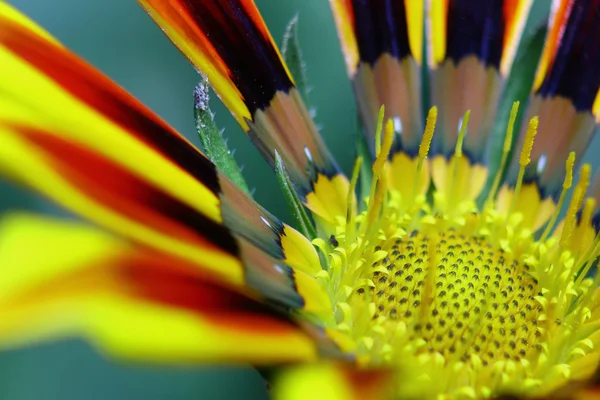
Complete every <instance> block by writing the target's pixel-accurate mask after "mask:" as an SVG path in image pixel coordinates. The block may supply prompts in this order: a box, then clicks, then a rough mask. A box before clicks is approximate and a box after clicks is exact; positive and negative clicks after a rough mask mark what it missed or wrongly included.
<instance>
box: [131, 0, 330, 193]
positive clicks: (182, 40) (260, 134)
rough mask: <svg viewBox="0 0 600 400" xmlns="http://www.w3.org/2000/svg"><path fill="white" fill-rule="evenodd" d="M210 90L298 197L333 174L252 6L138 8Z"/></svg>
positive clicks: (151, 4) (144, 1)
mask: <svg viewBox="0 0 600 400" xmlns="http://www.w3.org/2000/svg"><path fill="white" fill-rule="evenodd" d="M138 2H139V3H140V4H141V5H142V7H144V8H145V9H146V10H147V11H148V14H149V15H150V16H151V17H152V18H153V19H154V20H155V22H156V23H157V24H158V25H159V26H160V27H161V28H162V29H163V31H164V32H165V33H166V35H167V36H168V37H169V38H170V39H171V40H172V41H173V42H174V43H175V45H177V46H178V47H179V49H180V50H181V51H182V53H183V54H184V55H185V56H186V57H187V58H188V59H189V60H190V61H191V63H192V64H194V66H195V67H196V68H197V69H198V70H200V71H202V72H203V73H205V74H207V76H208V79H209V82H210V83H211V85H212V87H213V88H214V90H215V91H216V92H217V94H218V95H219V97H220V98H221V100H222V101H223V102H224V103H225V105H226V106H227V107H228V108H229V110H230V111H231V112H232V114H233V115H234V117H235V118H236V119H237V121H238V123H239V124H240V125H241V127H242V128H243V129H244V131H246V132H248V134H249V135H250V137H251V138H252V139H253V141H254V142H255V144H256V146H257V147H258V149H259V150H260V151H261V152H262V154H263V156H264V157H265V159H266V160H267V161H268V162H269V163H270V164H271V165H272V166H274V160H275V151H277V152H279V155H280V156H281V157H282V159H283V161H284V164H285V166H286V168H287V170H288V173H289V175H290V178H291V179H292V181H293V182H294V183H296V185H298V189H299V190H300V192H301V194H306V193H307V192H309V191H310V184H311V181H312V180H314V179H316V174H317V171H320V172H325V173H327V174H330V175H334V174H337V173H338V167H337V165H336V164H335V162H334V160H333V159H332V157H331V155H330V154H329V152H328V150H327V149H326V147H325V145H324V143H323V140H322V138H321V137H320V135H319V132H318V131H317V129H316V127H315V125H314V123H313V122H312V120H311V118H310V115H309V113H308V111H307V109H306V107H305V105H304V103H303V102H302V99H301V97H300V95H299V93H298V91H297V89H296V88H295V86H294V82H293V79H292V77H291V76H290V74H289V71H288V69H287V67H286V66H285V64H284V62H283V60H282V58H281V55H280V54H279V51H278V50H277V46H276V45H275V43H274V42H273V39H272V37H271V35H270V34H269V32H268V30H267V28H266V26H265V23H264V21H263V19H262V17H261V16H260V13H259V12H258V9H257V8H256V6H255V4H254V1H253V0H241V1H231V0H227V1H217V0H196V1H182V0H138Z"/></svg>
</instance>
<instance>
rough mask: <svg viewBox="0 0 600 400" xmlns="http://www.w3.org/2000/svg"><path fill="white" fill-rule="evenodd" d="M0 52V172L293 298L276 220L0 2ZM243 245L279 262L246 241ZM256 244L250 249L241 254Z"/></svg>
mask: <svg viewBox="0 0 600 400" xmlns="http://www.w3.org/2000/svg"><path fill="white" fill-rule="evenodd" d="M0 61H1V64H2V70H1V72H0V74H2V79H1V80H0V138H1V139H2V146H0V173H2V174H3V175H5V176H8V177H10V178H12V179H15V180H17V181H20V182H21V183H23V184H25V185H27V186H28V187H30V188H32V189H34V190H36V191H38V192H41V193H42V194H44V195H45V196H47V197H49V198H51V199H52V200H54V201H56V202H58V203H59V204H60V205H62V206H64V207H65V208H68V209H70V210H72V211H74V212H76V213H78V214H80V215H82V216H84V217H86V218H89V219H91V220H92V221H94V222H95V223H97V224H98V225H100V226H102V227H104V228H106V229H109V230H111V231H113V232H115V233H118V234H119V235H122V236H124V237H126V238H128V239H131V240H134V241H135V242H138V243H142V244H144V245H147V246H150V247H153V248H156V249H160V250H162V251H165V252H170V253H174V254H176V255H178V256H180V257H183V258H185V259H187V260H189V261H191V262H195V263H196V264H197V265H198V267H199V268H201V269H203V270H206V271H208V272H210V273H211V274H213V275H214V276H215V277H219V278H220V279H224V280H227V281H229V282H231V283H236V284H245V283H249V281H252V282H255V284H256V286H255V287H260V288H261V289H265V294H266V295H271V296H273V297H274V299H275V300H278V301H281V302H283V303H284V304H286V306H290V307H302V304H303V302H304V301H303V300H302V298H301V297H300V296H299V295H298V294H297V293H296V292H295V286H294V285H295V283H294V278H293V276H290V275H293V274H291V272H290V271H289V267H287V266H284V265H283V264H281V262H279V260H281V259H285V260H286V261H289V262H291V263H293V264H294V263H295V262H294V260H293V259H294V257H290V256H289V255H286V254H283V253H284V252H283V250H282V248H281V244H280V237H281V236H282V235H283V232H284V230H285V225H284V224H283V223H281V222H280V221H279V220H277V219H276V218H275V217H273V216H272V215H270V214H269V213H268V212H266V211H265V210H263V209H262V208H260V207H259V206H258V205H257V204H256V203H255V202H254V201H253V200H252V199H251V198H249V197H248V196H246V195H245V194H243V193H242V192H241V191H240V190H239V189H238V188H236V187H235V186H234V185H233V184H232V183H231V181H229V180H228V179H227V178H225V177H224V176H223V174H221V173H220V172H219V171H217V170H216V169H215V166H214V165H213V164H212V163H211V162H210V161H208V160H207V159H206V158H205V157H204V156H203V155H202V154H201V153H200V152H199V151H198V150H197V149H196V148H194V147H193V146H192V145H191V144H190V143H189V142H187V141H186V140H185V139H184V138H183V137H182V136H181V135H179V134H178V133H177V132H175V131H174V130H173V129H172V128H171V127H169V126H168V125H167V124H166V123H164V122H163V121H162V120H160V119H159V118H158V117H157V116H155V115H154V114H152V112H150V111H149V110H148V109H147V108H145V107H144V106H142V105H141V104H140V103H139V102H137V101H136V100H135V99H134V98H132V97H131V96H130V95H128V94H127V93H126V92H125V91H123V90H122V89H121V88H119V87H118V86H116V85H115V84H114V83H113V82H111V81H110V80H109V79H108V78H106V77H105V76H103V75H102V74H100V73H99V72H97V71H96V70H95V69H93V68H92V67H90V66H89V65H87V64H86V63H85V62H83V61H82V60H81V59H79V58H77V57H76V56H74V55H73V54H71V53H69V52H68V51H67V50H65V49H64V48H63V47H62V46H61V45H60V44H58V43H57V42H56V41H55V40H53V39H51V38H50V36H49V35H48V34H46V33H44V32H43V30H42V29H41V28H39V27H37V26H36V25H35V24H34V23H32V22H31V21H29V20H27V19H26V18H25V17H24V16H22V15H21V14H19V13H18V12H17V11H15V10H14V9H12V8H11V7H10V6H8V5H7V4H6V3H4V2H0ZM290 229H291V228H290ZM232 232H233V233H232ZM296 241H298V240H296ZM253 246H258V247H259V248H260V249H261V250H262V251H264V252H267V253H268V254H270V255H271V256H273V257H275V258H276V259H279V260H273V259H270V258H269V257H268V256H267V255H266V254H263V253H262V252H261V251H259V250H258V249H253V250H247V249H249V248H253ZM257 252H258V253H259V254H261V257H262V258H261V257H250V256H245V254H254V253H257ZM263 259H268V263H267V262H265V261H264V260H263ZM257 260H261V262H260V263H256V264H255V262H256V261H257ZM279 264H281V265H279ZM266 288H271V289H272V291H271V292H268V291H266ZM309 303H311V302H310V301H309Z"/></svg>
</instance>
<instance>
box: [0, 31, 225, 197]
mask: <svg viewBox="0 0 600 400" xmlns="http://www.w3.org/2000/svg"><path fill="white" fill-rule="evenodd" d="M0 42H1V43H3V44H4V45H5V46H7V47H8V48H9V49H10V50H11V51H13V52H14V53H16V54H17V55H19V56H20V57H22V58H23V59H24V60H26V61H27V62H29V63H30V64H31V65H33V66H35V67H36V68H38V69H39V70H40V71H43V73H44V74H46V75H47V76H48V77H49V78H51V79H52V80H54V81H55V82H56V83H57V84H59V85H60V86H62V87H63V88H64V89H65V90H66V91H68V92H70V93H71V94H73V95H74V96H76V97H77V98H79V99H80V100H81V101H83V102H85V103H86V104H88V105H89V106H90V107H92V108H94V109H96V110H98V112H100V113H101V114H104V115H105V116H107V117H108V118H109V119H111V120H113V121H114V122H116V123H117V124H118V125H120V126H122V127H123V128H124V129H125V130H127V131H128V132H130V133H131V134H132V135H133V136H135V137H136V138H138V139H139V140H141V141H142V142H144V143H145V144H147V145H148V146H150V147H152V148H154V149H155V150H156V151H158V152H160V153H161V154H162V155H163V156H165V157H167V158H168V159H169V160H171V161H172V162H173V163H174V164H176V165H178V166H179V167H181V168H182V169H184V170H186V171H188V173H190V174H191V175H192V176H194V177H195V178H196V179H198V180H199V181H200V182H202V183H203V184H204V185H205V186H207V187H208V188H209V189H210V190H212V191H213V192H214V193H218V192H219V183H218V178H217V173H216V169H215V167H214V165H213V164H212V163H211V162H210V161H209V160H208V159H207V158H206V157H204V156H203V155H202V154H201V153H200V152H199V151H198V150H197V149H196V148H194V147H193V146H192V145H190V144H189V143H187V142H186V141H185V140H183V139H182V138H181V137H180V136H179V135H178V134H177V133H176V132H175V131H174V130H173V129H172V128H171V127H169V126H168V125H167V124H166V123H165V122H163V121H162V120H160V118H158V117H157V116H156V115H154V114H152V113H151V112H150V111H149V110H147V109H146V108H145V107H144V106H142V105H141V104H140V103H139V102H138V101H137V100H135V99H134V98H133V97H132V96H130V95H129V94H127V93H126V92H125V91H124V90H122V89H121V88H120V87H118V86H117V85H116V84H115V83H113V82H112V81H110V80H109V79H108V78H106V77H105V76H104V75H102V74H101V73H99V72H98V71H96V70H95V69H93V68H92V67H90V66H89V65H88V64H87V63H85V62H84V61H82V60H81V59H79V58H78V57H77V56H75V55H73V54H71V53H69V52H68V51H66V50H63V49H61V48H59V47H56V46H54V45H53V44H51V43H48V42H46V41H44V40H43V39H40V38H38V37H37V36H35V35H33V34H31V33H30V32H28V31H26V30H24V29H23V28H21V27H19V26H16V25H15V26H14V27H11V28H10V30H9V29H5V30H0ZM31 96H35V93H31ZM48 107H52V105H51V104H49V105H48Z"/></svg>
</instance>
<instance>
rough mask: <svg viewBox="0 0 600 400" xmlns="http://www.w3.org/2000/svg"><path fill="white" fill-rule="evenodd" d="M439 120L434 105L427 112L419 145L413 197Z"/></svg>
mask: <svg viewBox="0 0 600 400" xmlns="http://www.w3.org/2000/svg"><path fill="white" fill-rule="evenodd" d="M436 121H437V107H436V106H433V107H431V108H430V109H429V112H428V113H427V120H426V122H425V131H424V132H423V139H421V144H420V145H419V161H418V163H417V173H416V174H415V184H414V188H413V198H414V197H416V195H417V189H418V187H419V181H420V179H419V178H420V177H421V170H422V169H423V162H424V161H425V159H426V158H427V155H428V154H429V149H430V147H431V139H433V131H434V130H435V123H436Z"/></svg>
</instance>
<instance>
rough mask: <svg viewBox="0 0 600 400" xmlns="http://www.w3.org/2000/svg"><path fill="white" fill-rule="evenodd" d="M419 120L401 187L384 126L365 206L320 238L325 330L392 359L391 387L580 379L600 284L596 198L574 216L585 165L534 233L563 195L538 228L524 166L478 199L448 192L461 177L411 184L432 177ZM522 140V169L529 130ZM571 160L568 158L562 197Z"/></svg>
mask: <svg viewBox="0 0 600 400" xmlns="http://www.w3.org/2000/svg"><path fill="white" fill-rule="evenodd" d="M430 116H431V113H430ZM432 119H433V120H435V115H433V118H432ZM428 122H429V121H428ZM428 125H432V124H428ZM530 128H531V129H530V130H532V131H533V130H535V120H534V121H533V122H532V123H531V125H530ZM427 129H431V131H432V130H433V128H432V127H431V126H428V128H426V134H425V135H424V137H425V139H424V141H425V144H424V145H422V150H423V149H425V150H424V151H421V152H420V153H419V155H418V156H417V157H418V159H415V160H414V165H415V166H416V168H415V169H414V170H413V171H406V175H407V176H408V177H407V179H406V181H407V182H410V184H409V187H408V188H405V190H401V189H398V188H395V187H392V186H391V185H389V184H388V180H389V176H388V175H386V171H387V170H391V169H393V165H391V163H392V161H390V160H388V152H389V149H390V145H391V137H392V134H393V128H392V126H391V124H388V126H387V127H386V130H385V136H384V138H383V140H381V143H380V144H379V145H378V146H377V155H378V157H377V159H376V161H375V163H374V166H373V174H374V177H373V182H372V184H371V188H370V195H369V196H368V198H367V199H366V201H365V203H366V204H365V205H366V206H365V207H363V210H362V212H360V213H357V212H356V211H353V206H352V201H349V205H348V213H347V216H346V218H345V219H344V218H339V219H338V223H337V224H336V225H335V226H332V227H330V228H329V230H330V231H331V232H332V234H331V237H330V238H329V243H328V244H327V243H325V241H322V240H317V242H316V244H317V245H319V247H321V249H323V250H324V251H325V253H327V257H326V261H325V264H326V265H324V267H325V270H326V271H327V272H326V273H325V272H324V273H323V274H322V276H318V277H317V278H318V279H319V280H320V282H321V283H322V285H323V287H324V288H325V290H326V291H327V293H328V294H329V297H330V300H331V303H332V305H333V307H334V313H335V316H334V321H333V322H331V323H330V324H329V326H328V328H329V329H328V332H330V333H331V334H332V336H333V337H336V338H337V339H338V343H339V344H340V346H341V347H342V348H343V349H344V350H346V351H348V352H349V353H352V354H354V355H355V356H356V359H357V363H359V365H361V366H364V367H389V366H393V367H395V368H397V369H398V371H399V372H398V395H399V396H400V397H403V396H409V397H410V396H414V397H418V398H435V397H438V398H439V397H441V398H477V397H491V396H494V395H497V394H501V393H504V392H506V391H510V392H517V393H521V394H526V395H540V394H544V393H547V392H548V391H550V390H553V389H556V388H557V387H560V386H562V385H564V384H566V383H567V382H568V381H569V380H573V379H583V378H585V377H587V376H589V375H590V374H591V373H592V372H593V370H594V368H595V366H596V365H597V363H598V359H599V353H597V352H596V350H595V347H596V341H597V340H599V338H598V335H599V332H600V331H599V328H600V310H597V307H598V305H599V300H600V296H599V295H598V292H597V290H596V289H595V288H596V287H597V286H598V283H600V281H599V278H598V275H595V276H588V275H589V274H588V273H589V271H590V269H591V267H592V266H593V263H594V261H595V259H596V257H597V256H598V253H599V251H598V250H599V247H600V246H599V245H598V243H600V237H598V236H596V237H594V235H595V231H594V229H593V228H592V225H591V215H592V212H591V210H593V205H594V204H593V201H587V202H586V203H585V204H586V206H585V207H584V209H583V212H582V213H581V214H579V216H578V211H579V209H580V207H581V206H582V204H583V199H584V193H585V189H586V187H587V185H588V183H589V169H587V167H586V166H584V168H583V171H582V174H581V177H580V181H579V184H578V185H577V186H576V188H575V190H574V194H573V196H572V197H573V200H571V203H570V204H569V211H568V212H567V216H566V218H565V219H564V221H563V222H561V223H560V224H559V225H558V227H557V228H556V229H553V227H552V226H550V228H548V229H546V230H544V232H543V233H537V236H536V232H539V228H540V227H543V226H544V224H546V223H548V221H550V222H549V224H550V225H554V224H555V222H556V218H557V216H558V211H557V209H558V208H560V205H561V204H562V202H563V200H564V196H561V200H560V201H559V204H558V205H554V203H552V206H553V208H552V209H551V211H552V212H550V213H548V212H545V213H543V214H544V215H543V218H542V217H540V218H541V221H542V223H541V224H540V218H536V217H535V215H534V216H533V217H532V216H530V215H528V211H527V207H532V204H530V203H531V202H530V200H531V199H530V196H531V195H530V193H529V191H530V190H532V189H531V188H530V187H529V186H527V185H525V186H523V183H522V176H521V177H520V181H519V182H518V184H517V186H516V188H515V189H513V190H509V189H508V188H506V187H504V188H502V190H501V191H500V192H501V193H499V194H498V196H495V193H494V191H495V190H497V187H496V188H493V189H492V194H491V196H492V197H491V198H490V199H488V200H487V201H484V202H483V205H481V206H477V205H476V202H475V198H476V195H477V194H475V196H472V195H470V196H468V195H464V193H463V195H461V194H460V193H457V192H456V190H457V189H456V187H457V185H458V183H457V182H454V185H451V184H448V185H446V188H445V189H443V190H442V189H441V187H442V186H443V185H439V187H437V188H436V190H435V191H434V192H433V195H431V194H430V195H429V196H427V194H426V193H425V190H421V189H420V188H419V185H418V182H419V181H420V178H421V177H420V175H422V174H425V175H427V174H429V173H430V172H429V170H428V168H427V163H426V160H425V158H426V156H427V151H428V147H429V144H428V143H427V140H431V136H429V138H427ZM463 134H464V132H463ZM527 136H528V138H529V139H528V140H529V142H528V141H527V140H526V141H525V142H526V145H525V146H524V150H523V153H522V154H521V166H522V167H524V166H525V165H527V163H528V162H529V155H528V152H529V151H531V144H532V143H533V138H534V136H535V132H529V133H528V135H527ZM459 142H461V140H460V139H459ZM460 157H461V151H460V147H459V146H457V151H456V153H455V158H454V159H453V160H452V161H448V163H447V165H446V168H449V169H450V170H451V171H453V173H454V175H453V173H450V174H449V175H450V179H456V178H457V176H456V171H458V170H459V168H458V167H455V166H457V165H459V164H458V163H459V161H460V160H459V158H460ZM573 162H574V160H573V158H572V157H570V158H569V160H568V162H567V174H566V175H567V176H566V178H565V184H564V185H563V187H564V188H565V189H564V191H563V192H564V193H566V191H567V190H568V189H569V188H570V186H571V181H572V177H571V176H572V166H573ZM359 164H360V161H358V162H357V166H356V167H355V173H354V176H353V179H352V185H351V187H350V192H353V191H354V189H355V185H356V181H357V176H358V171H359V169H360V168H359V166H360V165H359ZM410 175H412V176H410ZM459 178H460V177H459ZM427 179H429V177H427ZM531 185H533V184H531ZM436 186H437V185H436ZM458 186H460V185H458ZM425 189H426V187H425ZM407 193H408V195H407ZM461 193H462V192H461ZM536 193H537V192H536ZM520 197H522V198H521V199H520ZM349 198H350V196H349ZM523 199H524V200H526V201H525V203H523V202H522V201H521V202H520V200H523ZM538 203H539V204H538V205H539V206H540V207H539V210H545V209H547V207H545V206H543V200H541V199H538ZM550 233H552V235H551V234H550ZM537 237H539V239H536V238H537Z"/></svg>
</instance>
